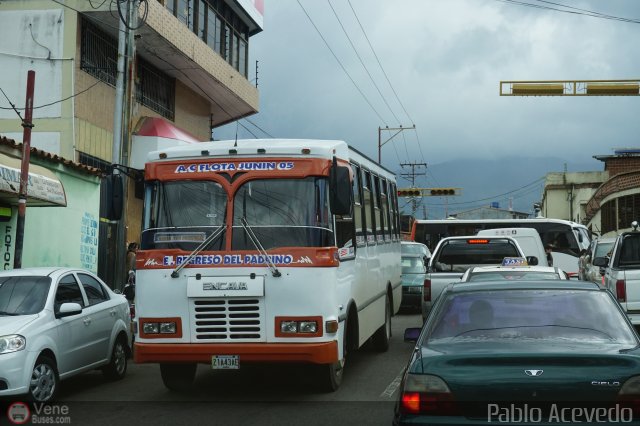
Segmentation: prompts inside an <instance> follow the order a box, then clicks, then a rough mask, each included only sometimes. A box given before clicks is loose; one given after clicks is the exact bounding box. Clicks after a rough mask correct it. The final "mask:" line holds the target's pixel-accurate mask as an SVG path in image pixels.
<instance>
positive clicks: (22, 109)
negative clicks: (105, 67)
mask: <svg viewBox="0 0 640 426" xmlns="http://www.w3.org/2000/svg"><path fill="white" fill-rule="evenodd" d="M99 83H102V82H101V81H96V82H95V83H93V84H92V85H91V86H89V87H87V88H86V89H84V90H81V91H79V92H78V93H75V94H73V95H71V96H67V97H66V98H64V99H60V100H57V101H54V102H49V103H48V104H44V105H39V106H34V107H33V109H38V108H45V107H48V106H51V105H55V104H59V103H61V102H64V101H68V100H69V99H72V98H75V97H76V96H78V95H81V94H83V93H85V92H88V91H89V90H91V89H93V88H94V87H95V86H96V85H98V84H99ZM0 90H2V89H1V88H0ZM2 93H3V94H4V91H2ZM4 96H5V97H7V95H6V94H5V95H4ZM7 101H9V98H8V97H7ZM9 104H10V105H11V108H9V107H0V110H2V109H4V110H11V109H12V110H14V111H16V110H20V111H24V110H25V109H26V108H16V107H15V106H13V104H12V103H11V101H9ZM16 112H17V111H16ZM21 118H22V117H21Z"/></svg>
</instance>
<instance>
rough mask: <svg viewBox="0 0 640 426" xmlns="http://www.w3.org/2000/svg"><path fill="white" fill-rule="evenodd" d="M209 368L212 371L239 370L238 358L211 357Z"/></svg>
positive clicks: (228, 356) (231, 356) (226, 356)
mask: <svg viewBox="0 0 640 426" xmlns="http://www.w3.org/2000/svg"><path fill="white" fill-rule="evenodd" d="M211 368H212V369H213V370H238V369H239V368H240V357H239V356H238V355H213V356H212V357H211Z"/></svg>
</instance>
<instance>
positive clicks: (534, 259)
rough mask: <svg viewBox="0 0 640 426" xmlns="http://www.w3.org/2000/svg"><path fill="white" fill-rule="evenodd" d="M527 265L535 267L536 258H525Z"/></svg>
mask: <svg viewBox="0 0 640 426" xmlns="http://www.w3.org/2000/svg"><path fill="white" fill-rule="evenodd" d="M527 263H528V264H529V265H531V266H536V265H537V264H538V258H537V257H535V256H527Z"/></svg>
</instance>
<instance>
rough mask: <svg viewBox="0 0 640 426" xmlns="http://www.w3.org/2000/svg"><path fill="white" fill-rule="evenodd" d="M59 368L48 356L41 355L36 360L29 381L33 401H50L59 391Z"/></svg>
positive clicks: (30, 395) (30, 396)
mask: <svg viewBox="0 0 640 426" xmlns="http://www.w3.org/2000/svg"><path fill="white" fill-rule="evenodd" d="M59 383H60V379H59V377H58V369H57V368H56V363H55V362H54V361H53V360H52V359H51V358H49V357H48V356H45V355H41V356H40V357H38V359H37V360H36V364H35V365H34V366H33V371H32V372H31V381H30V382H29V395H28V396H29V399H30V400H31V401H33V402H50V401H52V400H53V398H54V397H55V395H56V393H57V392H58V384H59Z"/></svg>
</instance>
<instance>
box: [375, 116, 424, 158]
mask: <svg viewBox="0 0 640 426" xmlns="http://www.w3.org/2000/svg"><path fill="white" fill-rule="evenodd" d="M415 129H416V125H415V124H414V125H413V126H411V127H402V126H400V127H389V126H386V127H385V128H382V127H378V164H382V146H383V145H384V144H386V143H387V142H389V141H390V140H391V139H393V138H395V137H396V136H397V135H398V134H399V133H400V132H402V131H403V130H415ZM383 130H386V131H395V133H394V134H393V135H391V137H389V139H387V140H386V141H384V142H382V131H383Z"/></svg>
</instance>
